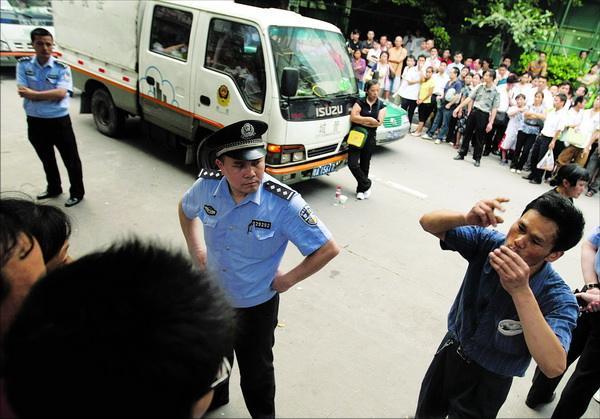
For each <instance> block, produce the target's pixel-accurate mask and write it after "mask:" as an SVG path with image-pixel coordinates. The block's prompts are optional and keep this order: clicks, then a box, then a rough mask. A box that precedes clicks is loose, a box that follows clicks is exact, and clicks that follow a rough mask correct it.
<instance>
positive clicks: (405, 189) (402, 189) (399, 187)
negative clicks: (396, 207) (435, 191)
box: [372, 176, 427, 199]
mask: <svg viewBox="0 0 600 419" xmlns="http://www.w3.org/2000/svg"><path fill="white" fill-rule="evenodd" d="M372 179H373V180H374V181H375V182H378V183H382V184H384V185H386V186H389V187H390V188H392V189H396V190H397V191H400V192H404V193H407V194H409V195H412V196H414V197H416V198H419V199H427V194H424V193H423V192H419V191H416V190H414V189H411V188H409V187H408V186H404V185H400V184H399V183H396V182H392V181H391V180H385V179H381V178H380V177H377V176H374V177H372Z"/></svg>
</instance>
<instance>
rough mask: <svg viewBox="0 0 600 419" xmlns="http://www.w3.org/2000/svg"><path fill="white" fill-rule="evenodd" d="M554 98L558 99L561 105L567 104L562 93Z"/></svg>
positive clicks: (565, 96)
mask: <svg viewBox="0 0 600 419" xmlns="http://www.w3.org/2000/svg"><path fill="white" fill-rule="evenodd" d="M555 97H557V98H559V99H560V101H561V102H562V103H563V105H564V104H565V103H567V95H565V94H564V93H559V94H557V95H556V96H555Z"/></svg>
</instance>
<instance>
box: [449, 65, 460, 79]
mask: <svg viewBox="0 0 600 419" xmlns="http://www.w3.org/2000/svg"><path fill="white" fill-rule="evenodd" d="M450 71H452V72H453V73H454V74H456V77H458V76H460V70H459V69H458V67H452V69H451V70H450Z"/></svg>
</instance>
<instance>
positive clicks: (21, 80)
mask: <svg viewBox="0 0 600 419" xmlns="http://www.w3.org/2000/svg"><path fill="white" fill-rule="evenodd" d="M53 41H54V40H53V38H52V34H51V33H50V32H48V31H47V30H46V29H44V28H36V29H34V30H33V31H31V44H32V45H33V48H34V50H35V56H33V57H23V58H21V59H20V60H19V63H18V64H17V91H18V94H19V96H21V97H22V98H24V101H23V107H24V108H25V113H26V114H27V133H28V136H29V141H30V142H31V144H32V145H33V148H34V149H35V151H36V153H37V155H38V157H39V158H40V160H41V161H42V164H43V166H44V171H45V172H46V181H47V183H48V184H47V188H46V191H45V192H44V193H42V194H40V195H38V196H37V198H38V199H46V198H53V197H56V196H58V195H60V194H61V193H62V186H61V181H60V173H59V171H58V166H57V164H56V156H55V154H54V147H56V148H57V149H58V152H59V153H60V155H61V157H62V159H63V162H64V164H65V166H66V168H67V172H68V174H69V181H70V183H71V188H70V190H69V192H70V197H69V199H68V200H67V201H66V203H65V206H67V207H72V206H73V205H77V204H78V203H79V202H81V200H82V199H83V195H84V193H85V190H84V187H83V174H82V170H81V160H80V159H79V153H78V151H77V143H76V141H75V134H74V133H73V128H72V126H71V119H70V117H69V97H70V95H72V94H73V82H72V80H71V70H70V69H69V67H68V66H67V65H66V64H64V63H61V62H59V61H56V60H55V59H54V57H53V56H52V44H53Z"/></svg>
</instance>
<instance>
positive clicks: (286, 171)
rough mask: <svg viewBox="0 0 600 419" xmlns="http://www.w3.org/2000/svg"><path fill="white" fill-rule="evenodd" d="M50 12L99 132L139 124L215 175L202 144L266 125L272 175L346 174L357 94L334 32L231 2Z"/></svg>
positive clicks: (58, 6)
mask: <svg viewBox="0 0 600 419" xmlns="http://www.w3.org/2000/svg"><path fill="white" fill-rule="evenodd" d="M53 12H54V25H55V30H56V38H57V41H58V46H59V51H60V54H61V57H62V59H63V60H64V61H65V62H66V63H68V64H69V65H70V66H71V69H72V74H73V81H74V85H75V87H77V88H79V89H80V90H82V92H83V94H82V99H81V112H82V113H90V112H91V113H92V114H93V117H94V121H95V123H96V126H97V128H98V130H99V131H101V132H102V133H104V134H106V135H109V136H116V135H118V133H119V131H120V130H121V128H122V127H123V124H124V121H125V118H126V117H127V116H128V115H139V116H141V118H143V120H144V121H146V122H148V123H150V124H152V126H153V128H154V127H159V128H160V129H162V130H164V131H165V132H166V133H167V134H168V136H169V137H170V138H171V139H175V140H176V141H178V142H180V143H182V144H184V145H185V146H186V147H187V153H186V163H188V164H190V163H193V162H194V160H196V162H197V164H198V166H201V167H213V165H214V158H213V154H212V152H211V150H207V149H206V145H205V144H204V139H205V138H206V136H207V135H208V134H210V133H211V132H213V131H215V130H217V129H219V128H221V127H223V126H226V125H229V124H231V123H233V122H236V121H239V120H242V119H257V120H262V121H264V122H266V123H267V124H268V125H269V130H268V131H267V133H266V141H267V156H266V164H267V168H266V171H267V173H269V174H271V175H272V176H274V177H276V178H279V179H280V180H282V181H284V182H286V183H295V182H299V181H303V180H307V179H310V178H314V177H316V176H321V175H325V174H329V173H331V172H334V171H336V170H339V169H340V168H342V167H344V166H345V164H346V161H347V144H346V142H345V141H344V140H343V139H344V137H345V135H346V134H347V132H348V130H349V128H350V121H349V116H348V115H349V112H350V109H351V107H352V105H353V103H354V101H355V98H356V97H357V87H356V82H355V79H354V73H353V71H352V66H351V64H350V60H349V57H348V54H347V52H346V48H345V45H344V38H343V36H342V34H341V32H340V31H339V29H338V28H336V27H335V26H333V25H331V24H329V23H326V22H322V21H319V20H315V19H310V18H306V17H303V16H301V15H299V14H296V13H293V12H290V11H286V10H279V9H263V8H257V7H251V6H245V5H241V4H236V3H234V2H232V1H175V0H156V1H98V0H96V1H93V2H92V1H75V0H61V1H54V2H53ZM152 131H153V132H155V131H156V129H153V130H152Z"/></svg>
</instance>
